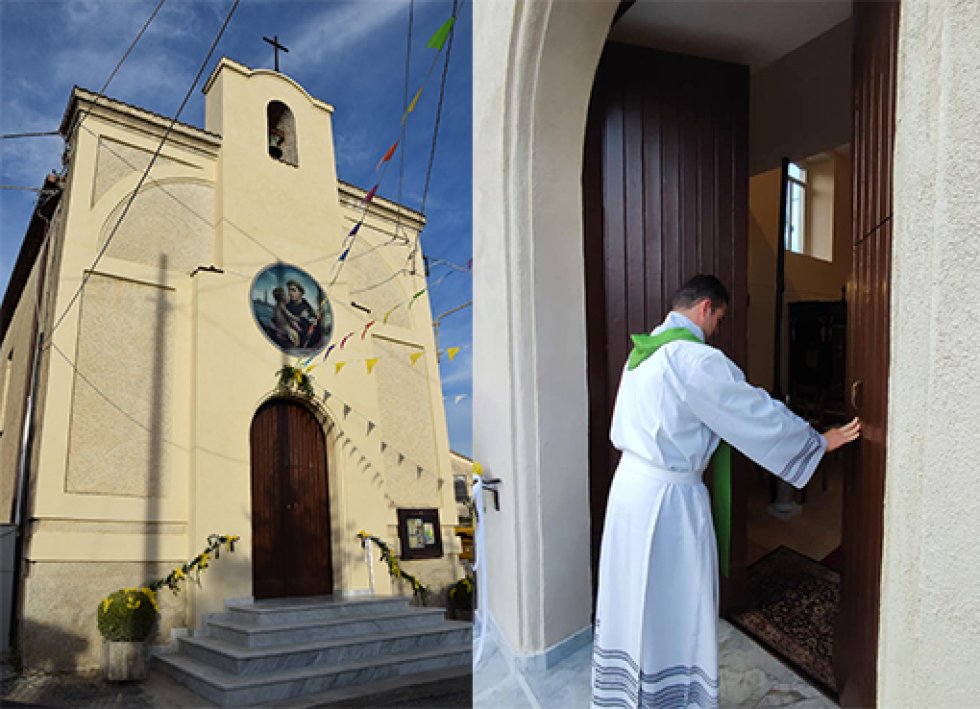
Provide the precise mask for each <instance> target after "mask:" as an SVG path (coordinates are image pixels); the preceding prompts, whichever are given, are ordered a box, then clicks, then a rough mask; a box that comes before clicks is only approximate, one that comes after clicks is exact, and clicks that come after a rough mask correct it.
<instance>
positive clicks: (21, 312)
mask: <svg viewBox="0 0 980 709" xmlns="http://www.w3.org/2000/svg"><path fill="white" fill-rule="evenodd" d="M41 272H42V264H41V260H40V258H39V259H38V262H37V263H36V264H35V265H34V269H33V270H32V271H31V275H30V278H29V279H28V281H27V284H26V285H25V286H24V293H23V295H22V296H21V299H20V303H18V305H17V309H16V310H15V311H14V315H13V318H12V319H11V322H10V326H9V327H8V328H7V332H6V335H5V337H4V339H3V342H2V343H0V431H2V434H0V521H2V522H12V521H13V519H14V515H13V503H14V497H15V496H16V492H15V490H16V487H17V470H18V468H19V465H20V442H21V437H22V434H23V423H24V409H25V407H26V406H27V394H28V389H29V387H30V382H29V381H28V379H29V377H30V369H31V364H32V362H33V359H34V350H33V343H32V341H31V336H32V334H33V331H34V320H35V309H36V305H37V289H38V282H39V279H40V276H41Z"/></svg>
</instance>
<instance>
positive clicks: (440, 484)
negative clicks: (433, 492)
mask: <svg viewBox="0 0 980 709" xmlns="http://www.w3.org/2000/svg"><path fill="white" fill-rule="evenodd" d="M444 482H446V481H445V480H443V479H442V478H439V479H437V480H436V489H437V490H441V489H442V484H443V483H444Z"/></svg>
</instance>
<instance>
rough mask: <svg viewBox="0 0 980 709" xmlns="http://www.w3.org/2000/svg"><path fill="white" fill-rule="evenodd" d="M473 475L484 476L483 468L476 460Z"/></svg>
mask: <svg viewBox="0 0 980 709" xmlns="http://www.w3.org/2000/svg"><path fill="white" fill-rule="evenodd" d="M473 474H474V475H483V466H482V465H480V464H479V463H478V462H476V461H475V460H474V461H473Z"/></svg>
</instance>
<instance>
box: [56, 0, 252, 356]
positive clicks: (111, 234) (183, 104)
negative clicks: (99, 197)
mask: <svg viewBox="0 0 980 709" xmlns="http://www.w3.org/2000/svg"><path fill="white" fill-rule="evenodd" d="M240 2H241V0H235V1H234V3H233V4H232V6H231V9H230V10H229V11H228V15H227V16H226V17H225V21H224V22H223V23H222V25H221V29H219V30H218V34H217V35H216V36H215V38H214V41H212V42H211V46H210V47H209V48H208V52H207V54H206V55H205V57H204V61H202V62H201V66H200V67H199V68H198V70H197V74H195V76H194V80H193V81H192V82H191V85H190V87H189V88H188V89H187V93H186V94H184V99H183V100H182V101H181V103H180V107H179V108H178V109H177V112H176V113H175V114H174V117H173V118H172V119H171V120H170V124H169V125H168V126H167V129H166V131H164V134H163V137H162V138H161V139H160V144H159V145H157V148H156V150H155V151H154V152H153V156H152V157H151V158H150V161H149V163H148V164H147V166H146V169H145V170H144V171H143V174H142V176H141V177H140V179H139V182H138V183H137V184H136V187H135V188H134V189H133V192H132V194H131V195H130V197H129V200H128V201H127V202H126V205H125V207H123V210H122V212H121V213H120V215H119V218H118V219H117V220H116V223H115V225H114V226H113V227H112V230H111V231H110V232H109V235H108V236H107V237H106V240H105V243H103V244H102V247H101V248H100V249H99V252H98V253H97V254H96V257H95V260H94V261H93V262H92V265H91V266H90V267H89V268H88V269H87V270H86V271H85V273H84V274H83V276H82V282H81V284H80V285H79V286H78V289H77V290H76V291H75V293H74V295H72V297H71V299H70V300H69V302H68V305H66V306H65V309H64V310H63V311H62V313H61V315H60V316H59V317H58V319H57V320H56V321H55V323H54V326H53V327H52V328H51V332H50V333H49V334H48V338H47V339H48V342H49V343H50V342H51V338H52V337H54V333H55V331H56V330H57V329H58V327H59V326H60V325H61V323H62V322H63V321H64V319H65V317H66V316H67V315H68V312H69V311H70V310H71V308H72V306H73V305H74V304H75V302H76V301H77V300H78V297H79V296H80V295H81V293H82V290H83V289H84V288H85V285H86V284H87V283H88V279H89V278H90V277H91V275H92V272H93V271H94V270H95V268H96V266H98V264H99V261H100V260H101V259H102V256H103V255H104V254H105V252H106V250H107V249H108V248H109V244H111V243H112V239H113V237H115V235H116V234H117V233H118V231H119V226H120V225H121V224H122V222H123V220H124V219H125V218H126V215H127V214H128V213H129V209H130V207H132V206H133V202H134V201H135V200H136V197H137V195H138V194H139V192H140V189H141V188H142V187H143V184H144V183H145V182H146V179H147V177H148V176H149V174H150V170H151V169H152V168H153V165H154V164H155V163H156V160H157V158H158V157H159V156H160V153H161V151H162V150H163V146H164V145H165V144H166V142H167V138H169V137H170V133H171V131H173V127H174V125H176V123H177V120H178V119H179V118H180V114H181V113H183V111H184V108H185V107H186V106H187V102H188V101H189V100H190V97H191V94H192V93H193V92H194V88H195V87H196V86H197V82H198V81H199V80H200V78H201V75H202V74H203V73H204V70H205V69H206V68H207V65H208V62H210V61H211V55H212V54H213V53H214V50H215V49H216V48H217V46H218V42H220V41H221V37H222V36H223V35H224V33H225V29H227V27H228V23H229V22H231V18H232V17H233V16H234V14H235V10H237V9H238V5H239V3H240Z"/></svg>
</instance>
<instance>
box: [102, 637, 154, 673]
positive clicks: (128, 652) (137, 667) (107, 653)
mask: <svg viewBox="0 0 980 709" xmlns="http://www.w3.org/2000/svg"><path fill="white" fill-rule="evenodd" d="M146 656H147V647H146V641H143V640H140V641H134V642H124V641H120V640H103V641H102V671H103V672H104V673H105V678H106V681H108V682H129V681H132V680H143V679H146Z"/></svg>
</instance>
